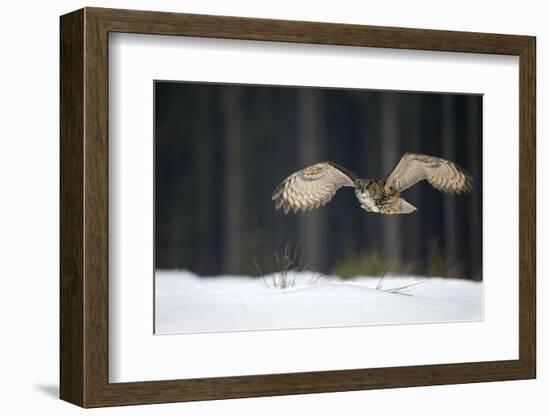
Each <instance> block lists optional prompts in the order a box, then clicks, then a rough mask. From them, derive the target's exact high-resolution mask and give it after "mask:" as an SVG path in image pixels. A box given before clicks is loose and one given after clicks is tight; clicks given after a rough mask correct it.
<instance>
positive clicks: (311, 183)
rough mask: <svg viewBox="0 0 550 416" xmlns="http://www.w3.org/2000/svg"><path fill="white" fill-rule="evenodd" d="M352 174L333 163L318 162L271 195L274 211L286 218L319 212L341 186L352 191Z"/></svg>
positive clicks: (285, 181) (283, 182)
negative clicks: (289, 214) (279, 211)
mask: <svg viewBox="0 0 550 416" xmlns="http://www.w3.org/2000/svg"><path fill="white" fill-rule="evenodd" d="M356 178H357V175H355V173H353V172H351V171H349V170H347V169H345V168H343V167H341V166H338V165H337V164H335V163H332V162H321V163H316V164H315V165H311V166H308V167H307V168H304V169H302V170H299V171H298V172H295V173H293V174H292V175H290V176H289V177H288V178H286V179H285V180H284V181H282V182H281V183H280V184H279V186H277V187H276V188H275V190H274V191H273V195H272V196H271V199H273V200H274V201H275V208H276V209H279V208H281V207H282V208H283V211H284V212H285V214H287V213H288V212H289V211H290V210H292V211H294V212H298V211H302V212H304V211H307V210H310V209H314V208H319V207H320V206H322V205H325V204H326V203H327V202H328V201H330V200H331V199H332V197H333V196H334V194H335V193H336V191H337V190H338V189H340V188H341V187H343V186H351V187H354V186H355V185H354V182H355V179H356Z"/></svg>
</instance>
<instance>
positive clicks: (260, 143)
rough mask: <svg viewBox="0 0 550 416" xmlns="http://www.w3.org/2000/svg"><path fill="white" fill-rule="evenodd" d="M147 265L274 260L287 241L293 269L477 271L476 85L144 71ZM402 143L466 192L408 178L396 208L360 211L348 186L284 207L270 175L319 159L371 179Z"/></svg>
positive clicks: (262, 264) (222, 267)
mask: <svg viewBox="0 0 550 416" xmlns="http://www.w3.org/2000/svg"><path fill="white" fill-rule="evenodd" d="M154 88H155V267H156V268H157V269H174V268H178V269H188V270H191V271H192V272H194V273H197V274H200V275H209V276H213V275H220V274H246V275H251V274H253V271H257V267H256V264H257V265H258V266H259V268H260V269H261V270H262V272H266V273H267V272H269V271H273V270H275V269H277V265H276V262H275V257H274V253H277V254H279V255H281V254H282V253H283V251H284V248H285V246H287V245H290V246H291V247H292V249H293V251H294V250H296V249H297V253H298V255H297V259H301V260H302V262H303V263H308V266H307V269H311V270H315V271H318V272H321V273H325V274H337V275H339V276H341V277H345V278H349V277H353V276H355V275H360V274H363V275H372V274H374V275H379V274H381V273H383V272H384V271H385V270H386V269H388V268H390V272H391V273H415V274H422V275H427V276H453V277H461V278H467V279H474V280H481V278H482V276H481V260H482V255H481V249H482V244H481V242H482V240H481V237H482V236H481V230H482V228H481V225H482V222H481V221H482V187H481V185H482V180H481V178H482V176H481V174H482V127H481V126H482V97H481V96H480V95H459V94H436V93H410V92H392V91H370V90H356V89H352V90H344V89H322V88H309V87H277V86H249V85H236V84H204V83H184V82H165V81H157V82H155V84H154ZM405 152H414V153H425V154H430V155H434V156H440V157H443V158H446V159H449V160H451V161H454V162H455V163H458V164H459V165H461V166H462V167H464V168H466V169H467V170H468V171H469V172H470V173H471V174H472V175H473V177H474V191H473V192H472V193H470V194H466V195H461V196H454V195H449V194H444V193H441V192H439V191H437V190H435V189H433V188H432V187H431V186H430V185H429V184H428V183H427V182H421V183H419V184H417V185H415V186H414V187H412V188H411V189H409V190H407V191H405V192H404V193H403V197H404V198H405V199H406V200H407V201H409V202H411V203H412V204H413V205H415V206H416V207H417V208H418V211H416V212H415V213H413V214H410V215H397V216H396V215H394V216H386V215H380V214H372V213H370V214H367V213H366V212H365V211H364V210H362V209H361V208H360V205H359V202H358V201H357V200H356V198H355V195H354V193H353V190H352V188H342V189H341V190H339V191H338V193H337V194H336V195H335V197H334V198H333V200H332V201H331V202H330V203H329V204H327V205H326V206H325V207H323V208H321V209H319V210H316V211H312V212H308V213H305V214H291V213H290V214H288V215H286V216H285V215H284V214H283V212H282V211H280V210H279V211H276V210H275V208H274V203H273V201H272V200H271V193H272V191H273V189H274V188H275V186H276V185H277V184H278V183H279V182H281V181H282V180H283V179H284V178H285V177H287V176H288V175H290V174H291V173H292V172H294V171H296V170H299V169H301V168H303V167H305V166H307V165H310V164H313V163H316V162H319V161H322V160H331V161H333V162H336V163H338V164H340V165H343V166H345V167H347V168H349V169H351V170H353V171H355V172H356V173H357V174H358V175H359V176H360V177H363V178H375V179H383V178H385V177H386V175H388V174H389V172H390V171H391V169H392V168H393V167H394V166H395V164H396V163H397V162H398V161H399V159H400V157H401V156H402V155H403V153H405Z"/></svg>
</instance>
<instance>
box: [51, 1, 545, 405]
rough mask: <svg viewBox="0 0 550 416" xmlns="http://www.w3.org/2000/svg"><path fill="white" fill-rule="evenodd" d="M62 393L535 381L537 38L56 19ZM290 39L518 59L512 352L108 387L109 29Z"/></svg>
mask: <svg viewBox="0 0 550 416" xmlns="http://www.w3.org/2000/svg"><path fill="white" fill-rule="evenodd" d="M60 29H61V45H60V46H61V60H60V65H61V91H60V102H61V104H60V105H61V121H60V131H61V155H60V156H61V157H60V159H61V182H60V186H61V201H60V203H61V214H60V220H61V242H60V251H61V257H60V262H61V267H60V275H61V276H60V278H61V284H60V344H61V346H60V361H61V362H60V380H61V381H60V384H61V385H60V396H61V399H63V400H66V401H68V402H71V403H74V404H76V405H79V406H82V407H100V406H114V405H130V404H145V403H163V402H178V401H191V400H212V399H224V398H238V397H256V396H269V395H286V394H303V393H320V392H337V391H351V390H363V389H375V388H396V387H409V386H424V385H439V384H454V383H472V382H487V381H498V380H517V379H529V378H535V375H536V333H535V330H536V329H535V311H536V305H535V293H536V291H535V248H536V246H535V245H536V238H535V230H536V227H535V221H536V211H535V202H536V200H535V198H536V195H535V192H536V191H535V160H536V158H535V156H536V153H535V105H536V97H535V49H536V48H535V38H534V37H530V36H517V35H500V34H486V33H467V32H452V31H437V30H421V29H404V28H390V27H376V26H361V25H345V24H328V23H313V22H296V21H283V20H263V19H252V18H239V17H225V16H206V15H189V14H176V13H164V12H148V11H130V10H114V9H100V8H85V9H81V10H78V11H75V12H72V13H69V14H67V15H64V16H62V17H61V21H60ZM110 32H126V33H142V34H156V35H174V36H192V37H207V38H226V39H246V40H260V41H277V42H298V43H311V44H330V45H347V46H368V47H380V48H397V49H416V50H430V51H448V52H469V53H483V54H502V55H515V56H518V57H519V66H520V80H519V88H520V91H519V97H520V98H519V101H520V106H519V109H518V110H519V115H520V116H519V119H520V142H519V146H518V150H519V153H520V181H519V183H520V186H519V195H520V224H519V232H520V246H519V247H520V253H519V260H520V266H519V271H518V273H519V359H518V360H509V361H490V362H472V363H456V364H443V365H441V364H437V365H415V366H406V367H391V368H367V369H354V370H338V371H322V372H321V371H319V372H307V373H288V374H265V375H252V376H236V377H217V378H201V379H181V380H169V381H146V382H132V383H109V379H108V361H109V354H108V287H109V285H108V282H109V280H108V279H109V276H108V222H109V216H108V140H109V139H108V65H109V62H108V34H109V33H110Z"/></svg>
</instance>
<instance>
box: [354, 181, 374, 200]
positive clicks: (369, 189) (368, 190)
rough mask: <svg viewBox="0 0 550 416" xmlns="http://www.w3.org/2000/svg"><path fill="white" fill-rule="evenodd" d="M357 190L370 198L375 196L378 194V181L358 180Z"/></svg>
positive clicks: (356, 182)
mask: <svg viewBox="0 0 550 416" xmlns="http://www.w3.org/2000/svg"><path fill="white" fill-rule="evenodd" d="M355 189H356V190H357V191H358V192H359V193H360V194H367V195H369V196H374V195H375V194H376V189H377V188H376V181H374V180H372V179H356V180H355Z"/></svg>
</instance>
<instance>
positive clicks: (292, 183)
mask: <svg viewBox="0 0 550 416" xmlns="http://www.w3.org/2000/svg"><path fill="white" fill-rule="evenodd" d="M422 180H427V181H428V183H429V184H430V185H432V186H433V187H434V188H435V189H437V190H439V191H443V192H448V193H454V194H460V193H463V192H469V191H471V190H472V185H473V180H472V177H471V176H470V175H469V174H468V173H467V172H466V171H465V170H464V169H462V168H461V167H460V166H458V165H456V164H454V163H453V162H450V161H448V160H445V159H441V158H439V157H435V156H427V155H420V154H414V153H405V154H404V155H403V157H402V158H401V160H400V161H399V163H398V164H397V165H396V166H395V168H393V170H392V172H391V173H390V174H389V175H388V177H387V178H386V179H385V180H381V181H376V180H372V179H361V178H359V177H358V176H357V175H356V174H355V173H354V172H352V171H350V170H348V169H346V168H344V167H342V166H339V165H337V164H336V163H333V162H328V161H326V162H320V163H316V164H315V165H311V166H308V167H306V168H304V169H302V170H299V171H298V172H295V173H293V174H292V175H290V176H289V177H288V178H286V179H285V180H284V181H283V182H281V183H280V184H279V186H277V187H276V188H275V190H274V191H273V195H272V199H273V200H274V201H275V208H276V209H279V208H281V207H282V208H283V211H284V212H285V214H287V213H288V212H289V211H290V210H292V211H294V212H295V213H296V212H298V211H302V212H305V211H308V210H311V209H314V208H319V207H320V206H323V205H325V204H326V203H327V202H328V201H330V200H331V199H332V197H333V196H334V194H335V193H336V191H337V190H338V189H340V188H341V187H343V186H349V187H352V188H355V196H356V197H357V199H358V200H359V203H360V204H361V208H363V209H364V210H365V211H367V212H376V213H379V214H409V213H411V212H413V211H416V207H415V206H413V205H412V204H410V203H409V202H407V201H405V200H404V199H403V198H401V197H400V192H402V191H404V190H405V189H408V188H410V187H411V186H413V185H414V184H416V183H417V182H420V181H422Z"/></svg>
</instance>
